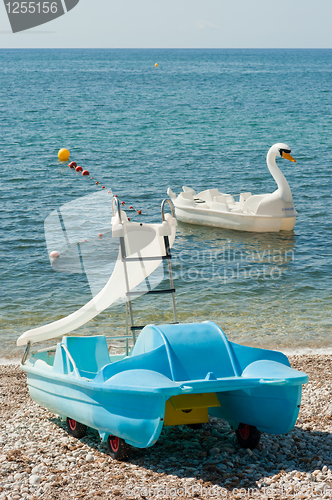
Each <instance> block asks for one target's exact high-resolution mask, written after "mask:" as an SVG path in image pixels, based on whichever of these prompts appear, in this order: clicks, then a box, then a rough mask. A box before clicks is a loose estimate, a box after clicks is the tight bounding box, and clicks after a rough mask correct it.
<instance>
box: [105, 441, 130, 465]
mask: <svg viewBox="0 0 332 500" xmlns="http://www.w3.org/2000/svg"><path fill="white" fill-rule="evenodd" d="M107 446H108V451H109V453H110V455H111V457H112V458H115V459H116V460H126V459H127V458H128V456H129V451H130V446H129V444H127V443H126V442H125V440H124V439H121V438H119V437H117V436H108V439H107Z"/></svg>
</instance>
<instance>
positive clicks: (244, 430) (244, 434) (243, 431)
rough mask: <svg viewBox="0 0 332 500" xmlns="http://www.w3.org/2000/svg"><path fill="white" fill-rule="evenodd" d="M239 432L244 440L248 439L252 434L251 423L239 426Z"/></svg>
mask: <svg viewBox="0 0 332 500" xmlns="http://www.w3.org/2000/svg"><path fill="white" fill-rule="evenodd" d="M238 432H239V435H240V438H241V439H244V440H246V439H248V437H249V435H250V425H248V424H243V426H242V427H239V428H238Z"/></svg>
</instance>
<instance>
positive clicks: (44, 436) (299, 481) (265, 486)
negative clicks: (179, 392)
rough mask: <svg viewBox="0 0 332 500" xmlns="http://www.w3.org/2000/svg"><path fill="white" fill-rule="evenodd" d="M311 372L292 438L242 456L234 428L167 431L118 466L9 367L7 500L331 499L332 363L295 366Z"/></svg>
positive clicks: (295, 360) (94, 436)
mask: <svg viewBox="0 0 332 500" xmlns="http://www.w3.org/2000/svg"><path fill="white" fill-rule="evenodd" d="M289 359H290V362H291V365H292V367H294V368H297V369H299V370H302V371H305V372H306V373H307V374H308V375H309V383H308V384H306V385H305V386H304V387H303V396H302V405H301V409H300V414H299V417H298V420H297V422H296V426H295V427H294V429H293V430H292V431H291V432H289V433H288V434H287V435H282V436H272V435H267V434H262V438H261V441H260V444H259V445H258V448H257V449H255V450H249V449H247V450H245V449H241V448H240V447H239V445H238V444H237V442H236V438H235V433H234V432H233V431H232V430H231V429H230V427H229V426H228V424H227V423H226V422H224V421H220V420H217V419H214V418H212V419H210V422H209V423H208V424H204V425H203V427H202V429H199V430H193V429H191V428H189V427H187V426H179V427H168V428H165V429H164V431H163V432H162V434H161V437H160V439H159V441H158V442H157V444H156V445H154V446H153V447H151V448H149V449H145V450H140V449H136V448H133V449H132V453H131V456H130V458H129V459H128V461H127V462H120V461H117V460H113V459H112V458H111V457H110V456H109V455H108V451H107V448H106V445H104V444H103V443H100V440H99V436H98V433H97V432H95V431H94V430H92V429H89V430H88V433H87V435H86V436H85V437H84V438H82V439H80V440H78V439H76V438H73V437H71V436H69V434H68V433H67V430H66V423H64V422H61V420H60V418H58V416H57V415H54V414H52V413H50V412H49V411H47V410H46V409H44V408H41V407H39V406H38V405H37V404H35V403H34V402H33V401H32V400H31V398H30V397H29V394H28V390H27V385H26V374H25V373H24V372H22V371H21V370H20V368H19V367H18V366H16V365H5V366H4V365H2V366H0V377H1V382H0V388H1V391H0V398H1V399H0V415H1V427H0V500H19V499H31V500H32V499H43V500H44V499H45V500H53V499H67V498H70V499H103V500H104V499H113V498H116V499H122V498H123V499H128V500H130V499H134V498H143V499H147V498H163V499H169V498H176V499H178V498H179V499H181V498H197V499H206V498H227V499H233V498H238V499H240V498H243V499H244V498H248V499H254V498H271V499H272V498H273V499H280V500H281V499H285V498H298V499H306V498H308V499H312V498H317V499H319V498H332V400H331V396H332V382H331V371H332V363H331V362H332V359H331V356H327V355H299V356H291V357H290V358H289Z"/></svg>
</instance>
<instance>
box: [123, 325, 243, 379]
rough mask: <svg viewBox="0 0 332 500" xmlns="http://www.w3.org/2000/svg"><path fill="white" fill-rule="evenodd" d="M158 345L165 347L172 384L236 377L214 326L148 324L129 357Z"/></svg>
mask: <svg viewBox="0 0 332 500" xmlns="http://www.w3.org/2000/svg"><path fill="white" fill-rule="evenodd" d="M161 345H165V347H166V350H167V355H168V359H169V365H170V369H171V373H172V379H173V380H174V381H184V380H202V379H205V378H206V377H207V376H210V377H211V376H212V377H213V376H214V377H216V378H221V377H234V376H235V375H236V372H235V367H234V362H233V359H232V355H231V350H230V346H229V343H228V340H227V339H226V337H225V335H224V334H223V332H222V331H221V330H220V328H219V327H218V326H217V325H216V324H215V323H212V322H205V323H188V324H177V325H160V326H155V325H148V326H146V327H145V328H144V329H143V330H142V332H141V334H140V336H139V338H138V340H137V342H136V344H135V347H134V349H133V352H132V357H134V356H138V355H141V354H144V353H146V352H150V351H153V350H155V349H157V348H158V347H160V346H161ZM211 373H212V375H211Z"/></svg>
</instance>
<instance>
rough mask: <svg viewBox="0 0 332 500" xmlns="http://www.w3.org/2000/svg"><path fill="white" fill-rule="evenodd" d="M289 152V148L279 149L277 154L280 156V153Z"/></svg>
mask: <svg viewBox="0 0 332 500" xmlns="http://www.w3.org/2000/svg"><path fill="white" fill-rule="evenodd" d="M290 152H291V150H290V149H279V154H280V156H281V157H282V153H287V154H289V153H290Z"/></svg>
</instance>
